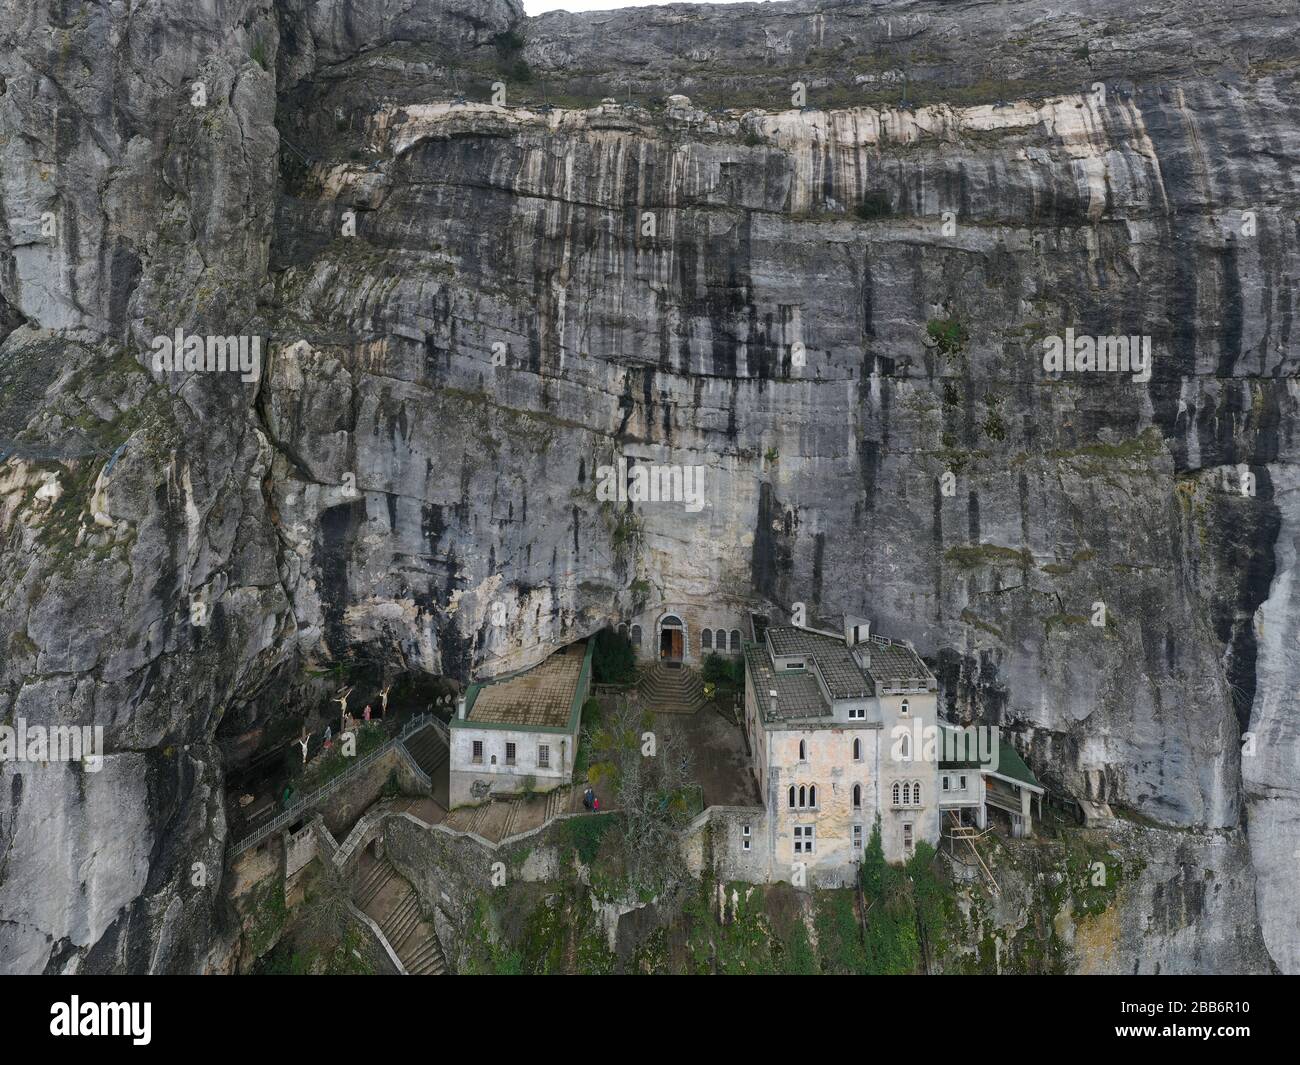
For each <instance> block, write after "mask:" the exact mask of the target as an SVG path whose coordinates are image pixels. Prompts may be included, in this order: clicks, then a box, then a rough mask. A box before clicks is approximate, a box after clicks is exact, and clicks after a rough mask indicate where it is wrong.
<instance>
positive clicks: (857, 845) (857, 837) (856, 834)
mask: <svg viewBox="0 0 1300 1065" xmlns="http://www.w3.org/2000/svg"><path fill="white" fill-rule="evenodd" d="M853 849H854V850H855V851H860V850H862V826H861V825H854V826H853Z"/></svg>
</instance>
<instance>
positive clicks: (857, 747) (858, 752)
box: [853, 739, 862, 762]
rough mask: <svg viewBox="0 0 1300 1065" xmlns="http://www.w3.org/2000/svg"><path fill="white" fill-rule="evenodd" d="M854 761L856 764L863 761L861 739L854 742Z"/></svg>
mask: <svg viewBox="0 0 1300 1065" xmlns="http://www.w3.org/2000/svg"><path fill="white" fill-rule="evenodd" d="M853 760H854V761H855V762H860V761H862V741H861V740H860V739H855V740H854V741H853Z"/></svg>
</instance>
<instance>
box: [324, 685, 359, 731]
mask: <svg viewBox="0 0 1300 1065" xmlns="http://www.w3.org/2000/svg"><path fill="white" fill-rule="evenodd" d="M354 686H355V685H354ZM351 694H352V688H351V687H348V688H344V689H343V690H342V691H341V692H339V693H338V695H336V696H334V698H333V699H331V700H330V702H332V703H338V704H339V707H340V712H339V731H340V732H342V731H343V728H344V727H345V726H346V724H347V718H348V696H349V695H351Z"/></svg>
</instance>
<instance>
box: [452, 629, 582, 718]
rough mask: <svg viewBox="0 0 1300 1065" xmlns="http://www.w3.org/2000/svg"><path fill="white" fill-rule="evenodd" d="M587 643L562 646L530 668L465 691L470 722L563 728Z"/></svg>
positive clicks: (576, 688) (576, 687)
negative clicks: (474, 689)
mask: <svg viewBox="0 0 1300 1065" xmlns="http://www.w3.org/2000/svg"><path fill="white" fill-rule="evenodd" d="M586 651H587V646H586V642H585V641H582V642H579V643H574V644H570V645H569V646H568V647H564V648H561V649H560V650H558V651H556V652H555V653H554V654H552V655H551V656H550V657H548V658H546V659H545V660H544V661H542V662H539V663H538V664H537V665H536V666H534V667H533V668H532V669H528V670H525V671H524V672H522V673H516V674H514V675H513V676H510V677H506V678H502V679H501V680H498V681H490V682H488V683H485V684H483V685H482V686H481V687H477V690H476V691H471V692H469V693H467V695H466V698H467V700H469V701H470V705H469V708H468V710H467V712H466V714H465V721H466V723H468V724H470V725H478V724H489V725H518V726H519V727H520V728H525V729H527V728H564V727H565V726H566V725H568V723H569V718H570V715H571V712H572V709H573V701H574V694H575V692H576V691H577V690H578V683H579V679H580V677H581V674H582V665H583V660H584V658H585V656H586Z"/></svg>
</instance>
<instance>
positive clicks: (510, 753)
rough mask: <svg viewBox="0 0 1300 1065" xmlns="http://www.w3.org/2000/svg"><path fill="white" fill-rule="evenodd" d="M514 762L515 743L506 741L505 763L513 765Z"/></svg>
mask: <svg viewBox="0 0 1300 1065" xmlns="http://www.w3.org/2000/svg"><path fill="white" fill-rule="evenodd" d="M514 764H515V745H514V744H513V743H507V744H506V765H514Z"/></svg>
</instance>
